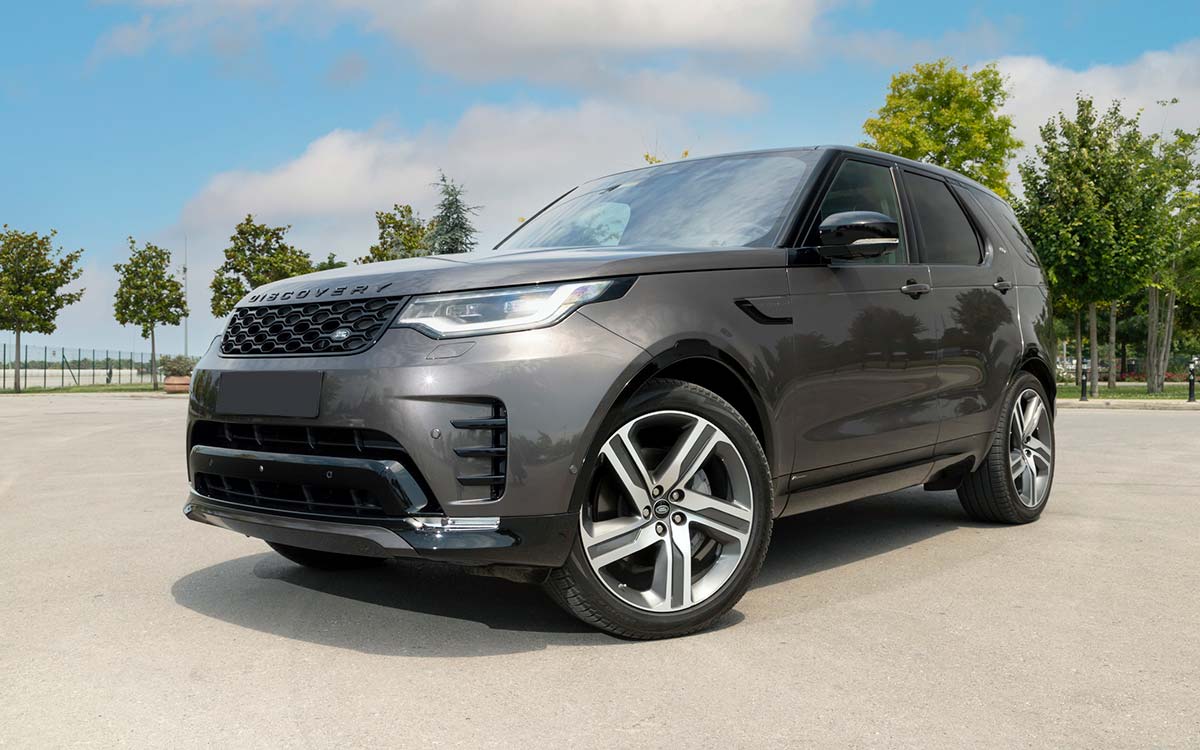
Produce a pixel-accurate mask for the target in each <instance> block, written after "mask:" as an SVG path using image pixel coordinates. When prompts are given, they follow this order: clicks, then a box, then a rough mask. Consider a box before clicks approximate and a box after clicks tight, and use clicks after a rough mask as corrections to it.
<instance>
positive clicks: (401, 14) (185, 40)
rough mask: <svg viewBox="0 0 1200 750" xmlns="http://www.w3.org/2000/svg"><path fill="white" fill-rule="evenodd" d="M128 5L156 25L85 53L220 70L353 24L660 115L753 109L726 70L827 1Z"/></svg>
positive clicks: (807, 39) (339, 0)
mask: <svg viewBox="0 0 1200 750" xmlns="http://www.w3.org/2000/svg"><path fill="white" fill-rule="evenodd" d="M126 2H127V3H128V4H132V5H136V6H139V7H142V8H144V9H146V11H147V13H148V14H153V21H151V20H150V15H147V16H146V17H145V18H143V23H142V24H140V25H139V26H137V27H136V29H135V28H134V27H121V28H119V29H116V30H114V31H112V32H110V33H109V34H108V35H106V37H105V38H104V39H102V40H101V41H100V42H99V43H98V45H97V48H96V50H95V52H94V57H96V58H101V57H108V56H112V55H118V54H129V55H136V54H140V53H142V52H144V51H145V50H146V49H147V48H148V47H149V46H151V45H152V44H153V43H156V42H158V43H162V44H165V45H166V46H168V47H169V48H170V49H173V50H176V51H190V50H192V49H194V48H195V47H196V46H197V45H202V46H206V47H207V48H209V49H210V50H212V51H213V52H214V53H216V54H217V55H218V56H219V57H220V58H221V59H222V60H223V61H224V63H225V64H226V66H229V64H230V61H235V62H236V61H238V60H239V59H240V58H242V57H245V56H248V55H249V54H250V50H251V47H252V41H253V40H254V39H255V36H256V34H257V33H258V31H259V30H260V29H261V28H263V27H272V26H282V25H290V26H299V27H302V28H304V29H317V30H323V29H328V28H330V27H331V26H333V25H335V24H336V23H338V22H341V21H344V20H346V19H351V20H353V21H355V22H357V23H359V24H361V25H362V27H363V28H365V29H367V30H368V31H372V32H375V33H379V34H383V35H386V36H388V37H390V38H391V39H393V40H394V41H395V42H396V43H397V44H399V45H400V46H402V47H404V48H406V49H411V50H413V51H415V52H416V53H417V55H418V56H419V57H420V58H421V59H422V60H424V61H425V62H426V63H427V64H428V65H429V66H430V67H431V68H433V69H435V70H438V71H444V72H448V73H451V74H453V75H455V76H458V77H460V78H462V79H466V80H470V81H497V80H511V79H521V80H527V81H531V82H534V83H538V84H542V85H547V86H553V87H561V88H566V89H571V90H578V91H581V92H584V93H585V95H587V96H590V97H592V98H595V97H605V98H610V99H613V100H617V101H621V102H625V103H633V104H635V105H638V106H642V107H646V106H653V107H654V108H656V109H657V110H659V111H664V112H715V113H721V114H725V113H730V112H738V111H744V110H746V109H754V108H755V107H757V106H758V104H759V98H758V97H757V96H756V95H755V94H754V93H753V92H751V91H749V90H748V89H746V88H745V87H744V86H742V84H741V83H739V82H738V81H737V80H736V79H735V78H733V77H731V76H729V75H727V74H726V73H725V71H726V70H727V69H728V68H729V67H730V65H740V64H744V63H746V62H749V61H757V62H759V63H763V62H772V63H776V64H777V63H778V61H779V60H780V59H791V58H794V57H796V56H799V55H801V54H803V53H805V52H806V51H810V50H811V49H812V48H813V46H814V39H813V36H814V31H813V30H814V27H815V25H816V23H817V20H818V18H819V16H820V14H821V13H822V12H823V11H824V10H825V9H826V8H827V7H828V6H831V5H833V4H834V3H835V2H836V0H741V1H740V2H739V1H737V0H707V1H706V2H705V1H700V2H697V1H695V0H692V1H690V2H689V1H688V0H659V1H657V2H646V1H645V0H555V2H545V0H407V1H406V2H402V3H398V2H394V0H332V1H331V2H325V3H321V2H316V0H126ZM126 37H129V41H128V42H123V41H118V40H124V39H125V38H126ZM134 40H136V41H134Z"/></svg>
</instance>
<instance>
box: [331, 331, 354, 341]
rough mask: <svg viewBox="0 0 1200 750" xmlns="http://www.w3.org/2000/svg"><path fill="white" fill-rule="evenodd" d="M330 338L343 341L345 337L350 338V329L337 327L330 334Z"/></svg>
mask: <svg viewBox="0 0 1200 750" xmlns="http://www.w3.org/2000/svg"><path fill="white" fill-rule="evenodd" d="M330 338H331V339H333V340H334V341H345V340H346V339H348V338H350V329H349V328H339V329H337V330H336V331H334V332H333V333H332V334H331V335H330Z"/></svg>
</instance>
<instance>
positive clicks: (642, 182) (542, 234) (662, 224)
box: [502, 152, 816, 250]
mask: <svg viewBox="0 0 1200 750" xmlns="http://www.w3.org/2000/svg"><path fill="white" fill-rule="evenodd" d="M815 158H816V156H815V155H814V152H797V153H770V154H752V155H748V156H735V157H724V158H718V159H695V160H693V161H686V160H685V161H680V162H675V163H673V164H663V165H660V166H655V167H649V168H647V169H639V170H635V171H633V172H625V173H622V174H618V175H612V176H611V177H605V178H603V179H599V180H595V181H593V182H589V183H587V184H585V185H582V186H580V187H579V188H577V189H576V190H573V191H572V192H571V193H570V194H569V195H567V196H565V197H563V198H562V199H560V200H559V201H558V202H557V203H554V204H553V205H551V206H550V207H549V208H547V209H546V210H545V211H543V212H542V213H540V214H538V215H537V216H535V217H534V218H533V219H531V220H529V221H527V222H525V224H524V225H522V226H521V228H520V229H519V230H517V232H516V233H515V234H513V236H512V237H511V238H509V239H508V240H507V241H505V242H504V244H503V245H502V247H503V248H504V249H506V250H509V249H519V248H534V247H595V246H606V245H624V246H647V245H673V246H678V247H745V246H763V245H769V244H771V243H772V242H774V241H775V238H776V235H777V234H778V233H779V230H780V227H781V226H782V225H783V222H784V220H785V219H786V218H787V214H788V209H789V208H790V206H791V203H792V199H793V198H794V197H795V195H796V191H797V190H799V188H800V186H801V185H802V184H803V182H804V180H805V179H806V178H807V176H808V171H809V164H810V162H811V161H812V160H814V159H815Z"/></svg>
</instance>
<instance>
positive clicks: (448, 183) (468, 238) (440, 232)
mask: <svg viewBox="0 0 1200 750" xmlns="http://www.w3.org/2000/svg"><path fill="white" fill-rule="evenodd" d="M434 186H435V187H437V188H438V189H439V190H440V191H441V193H442V199H441V200H440V201H438V207H437V214H436V215H435V216H434V217H433V219H432V221H431V222H430V224H432V227H431V228H430V230H429V233H428V234H427V236H426V241H427V243H428V247H429V251H430V253H432V254H433V255H446V254H448V253H467V252H470V251H471V250H474V249H475V244H476V243H475V227H474V226H473V225H472V224H471V217H472V216H474V215H476V214H478V213H479V206H468V205H467V203H466V201H465V200H464V199H463V196H464V195H465V192H466V191H465V190H464V189H463V187H462V185H458V184H456V183H455V182H454V181H453V180H451V179H449V178H447V177H446V175H445V174H444V173H443V174H441V175H440V177H439V179H438V181H437V182H435V183H434Z"/></svg>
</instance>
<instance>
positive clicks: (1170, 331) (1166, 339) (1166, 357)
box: [1157, 291, 1175, 393]
mask: <svg viewBox="0 0 1200 750" xmlns="http://www.w3.org/2000/svg"><path fill="white" fill-rule="evenodd" d="M1166 304H1167V310H1166V318H1167V321H1166V324H1165V325H1164V326H1163V337H1162V340H1161V341H1160V342H1159V345H1158V373H1157V374H1158V381H1157V386H1158V391H1157V392H1158V393H1162V392H1163V390H1164V388H1163V383H1165V382H1166V379H1167V369H1168V368H1169V367H1170V366H1171V338H1172V337H1173V336H1174V335H1175V292H1174V291H1170V292H1167V303H1166Z"/></svg>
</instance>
